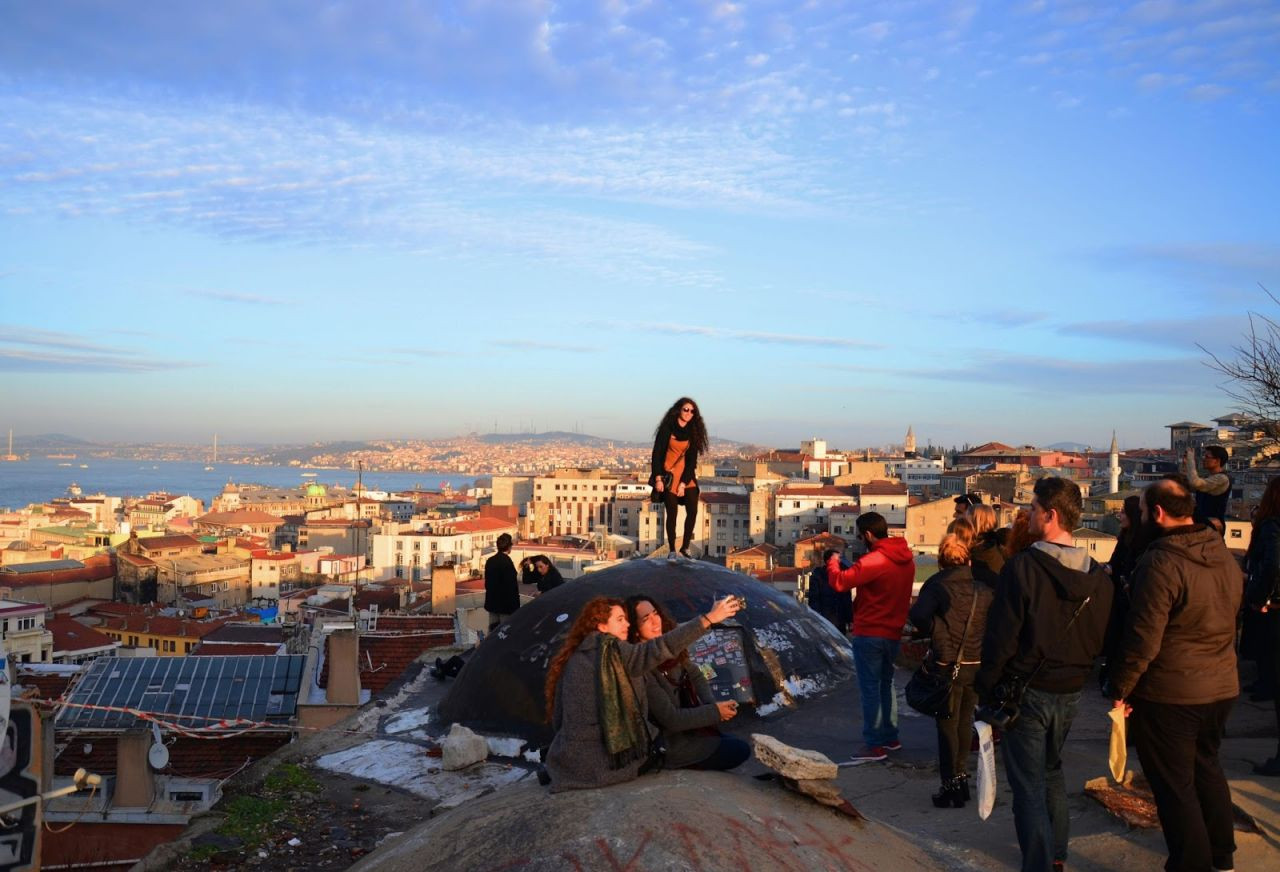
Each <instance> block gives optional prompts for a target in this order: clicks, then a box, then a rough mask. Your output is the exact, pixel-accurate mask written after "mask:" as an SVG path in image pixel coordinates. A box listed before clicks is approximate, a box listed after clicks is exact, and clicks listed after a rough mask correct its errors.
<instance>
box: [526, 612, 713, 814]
mask: <svg viewBox="0 0 1280 872" xmlns="http://www.w3.org/2000/svg"><path fill="white" fill-rule="evenodd" d="M704 632H706V631H705V630H704V629H703V628H702V619H701V618H700V617H699V618H694V619H693V620H692V621H687V622H685V623H683V624H681V625H680V626H678V627H676V628H675V629H674V630H672V631H671V632H670V633H667V634H666V635H663V636H659V637H658V638H657V639H653V640H652V641H649V642H642V643H640V644H638V645H631V644H628V643H627V642H619V643H618V653H619V654H620V655H621V656H622V662H623V665H624V666H625V668H626V670H627V674H628V675H629V676H631V687H632V688H633V690H634V691H635V695H636V701H637V703H638V704H639V708H640V716H641V717H643V718H645V719H648V717H649V704H648V694H647V693H646V692H645V675H646V674H647V673H649V672H652V671H653V670H654V669H656V668H657V667H658V664H659V663H662V662H664V661H666V660H673V659H675V658H676V657H678V656H679V655H680V654H681V652H683V651H684V650H686V649H687V648H688V647H689V646H690V645H692V644H693V643H694V642H696V641H697V640H698V638H699V637H700V636H701V635H702V634H703V633H704ZM599 646H600V634H599V633H598V632H597V633H592V634H591V635H589V636H587V638H585V639H583V640H582V644H580V645H579V646H578V649H577V650H576V651H574V652H573V654H572V655H571V656H570V657H569V662H568V663H566V664H565V667H564V671H563V672H561V673H560V685H559V687H558V688H557V690H556V704H555V710H554V712H553V715H552V721H551V726H552V728H553V729H554V730H555V738H553V739H552V740H551V747H550V748H549V749H548V750H547V759H546V761H545V763H546V767H547V772H548V774H550V776H551V792H552V793H559V792H560V791H562V790H576V789H580V788H587V787H604V786H606V785H609V784H619V783H621V782H623V781H630V780H631V779H633V778H635V777H636V775H637V774H638V773H639V769H640V766H641V765H642V764H643V763H644V760H643V759H640V760H636V761H633V762H632V763H629V764H627V765H626V766H623V767H622V768H621V769H610V768H609V755H608V753H607V752H606V751H605V747H604V740H603V739H602V738H601V736H600V713H599V709H600V707H599V702H598V699H597V692H596V657H597V649H598V648H599Z"/></svg>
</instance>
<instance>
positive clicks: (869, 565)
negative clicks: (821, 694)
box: [827, 512, 916, 764]
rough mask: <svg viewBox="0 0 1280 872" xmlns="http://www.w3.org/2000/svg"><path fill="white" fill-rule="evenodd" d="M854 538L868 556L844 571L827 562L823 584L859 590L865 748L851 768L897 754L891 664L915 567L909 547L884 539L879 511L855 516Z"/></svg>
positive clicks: (856, 633) (858, 661)
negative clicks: (856, 534) (859, 539)
mask: <svg viewBox="0 0 1280 872" xmlns="http://www.w3.org/2000/svg"><path fill="white" fill-rule="evenodd" d="M857 526H858V536H859V537H861V539H862V541H863V543H864V544H865V545H866V546H867V553H866V554H864V555H862V556H861V557H859V558H858V560H857V562H855V563H854V564H853V566H851V567H850V568H849V569H841V568H840V558H839V555H837V554H834V553H832V554H831V556H830V557H828V558H827V584H829V585H830V586H831V588H832V590H835V591H836V592H838V593H847V592H848V591H850V590H852V589H853V588H855V587H856V588H857V589H858V593H857V598H856V599H855V601H854V604H853V668H854V670H855V671H856V672H857V673H858V693H859V695H860V696H861V698H862V738H863V741H864V743H865V744H864V745H863V747H862V748H860V749H858V751H857V752H855V753H854V755H853V757H852V759H851V760H850V762H851V763H854V764H858V763H867V762H870V761H873V760H883V759H885V757H887V756H888V752H889V751H899V750H901V749H902V743H901V742H899V741H898V695H897V693H896V692H895V691H894V688H893V661H894V660H895V659H896V658H897V656H898V646H899V645H900V644H901V642H902V629H903V627H905V626H906V623H907V608H908V607H909V606H910V605H911V587H912V585H913V584H914V583H915V577H916V562H915V557H914V556H913V555H912V553H911V546H910V545H908V544H907V540H906V539H903V538H902V537H900V536H890V535H889V525H888V523H887V522H886V521H885V519H884V516H883V515H881V514H880V513H879V512H863V513H862V514H861V515H859V516H858V522H857Z"/></svg>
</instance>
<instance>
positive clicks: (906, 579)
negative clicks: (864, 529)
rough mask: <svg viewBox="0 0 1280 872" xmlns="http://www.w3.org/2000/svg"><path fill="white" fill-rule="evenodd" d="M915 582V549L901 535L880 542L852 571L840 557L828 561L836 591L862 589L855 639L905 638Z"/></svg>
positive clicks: (856, 606) (855, 618)
mask: <svg viewBox="0 0 1280 872" xmlns="http://www.w3.org/2000/svg"><path fill="white" fill-rule="evenodd" d="M915 579H916V561H915V558H914V557H913V556H912V554H911V546H910V545H908V544H907V540H906V539H903V538H902V537H900V536H889V537H887V538H885V539H877V540H876V541H875V544H873V545H872V546H871V550H870V551H869V552H867V553H866V554H864V555H863V556H862V557H861V558H859V560H858V562H857V563H855V564H853V566H852V567H850V568H849V569H841V568H840V558H839V556H838V555H833V556H832V558H831V560H830V561H828V562H827V583H828V584H830V585H831V586H832V587H833V588H835V589H836V590H837V591H839V592H840V593H844V592H845V591H847V590H850V589H852V588H855V587H856V588H860V589H859V591H858V596H857V598H856V600H855V601H854V604H853V635H855V636H876V637H878V638H881V639H900V638H902V627H903V625H905V624H906V623H907V608H908V607H909V606H910V605H911V585H912V584H913V583H914V582H915Z"/></svg>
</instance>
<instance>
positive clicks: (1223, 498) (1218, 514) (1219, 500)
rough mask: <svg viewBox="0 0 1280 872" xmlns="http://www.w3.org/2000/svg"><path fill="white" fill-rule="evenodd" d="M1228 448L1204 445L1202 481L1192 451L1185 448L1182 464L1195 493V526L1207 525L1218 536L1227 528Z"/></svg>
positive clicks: (1191, 448) (1229, 484) (1228, 493)
mask: <svg viewBox="0 0 1280 872" xmlns="http://www.w3.org/2000/svg"><path fill="white" fill-rule="evenodd" d="M1228 457H1229V455H1228V454H1227V449H1225V448H1223V447H1222V446H1221V445H1206V446H1205V447H1204V451H1203V452H1201V455H1200V462H1201V464H1202V465H1203V466H1204V472H1205V475H1204V478H1201V477H1200V476H1199V475H1198V474H1197V473H1196V452H1195V448H1193V447H1192V446H1190V445H1188V446H1187V456H1186V457H1185V458H1184V461H1183V464H1184V466H1185V467H1186V471H1187V481H1188V482H1190V484H1191V489H1192V490H1194V491H1195V501H1196V508H1195V512H1194V514H1193V515H1192V518H1193V519H1194V521H1195V523H1197V524H1208V525H1209V526H1211V527H1213V528H1214V529H1215V530H1217V531H1218V533H1222V531H1223V530H1224V529H1225V528H1226V523H1227V501H1228V500H1229V499H1231V476H1229V475H1227V472H1226V470H1227V458H1228Z"/></svg>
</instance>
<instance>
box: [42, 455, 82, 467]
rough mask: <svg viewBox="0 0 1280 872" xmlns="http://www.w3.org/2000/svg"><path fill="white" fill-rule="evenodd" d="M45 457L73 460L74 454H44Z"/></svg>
mask: <svg viewBox="0 0 1280 872" xmlns="http://www.w3.org/2000/svg"><path fill="white" fill-rule="evenodd" d="M45 457H46V458H48V459H49V460H75V459H76V456H75V455H74V454H46V455H45ZM59 465H61V464H59Z"/></svg>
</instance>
